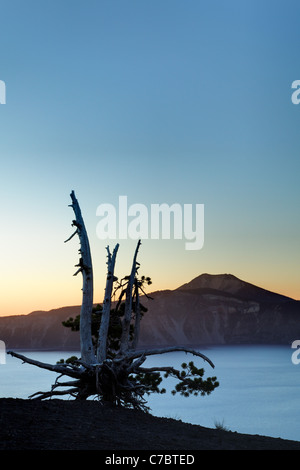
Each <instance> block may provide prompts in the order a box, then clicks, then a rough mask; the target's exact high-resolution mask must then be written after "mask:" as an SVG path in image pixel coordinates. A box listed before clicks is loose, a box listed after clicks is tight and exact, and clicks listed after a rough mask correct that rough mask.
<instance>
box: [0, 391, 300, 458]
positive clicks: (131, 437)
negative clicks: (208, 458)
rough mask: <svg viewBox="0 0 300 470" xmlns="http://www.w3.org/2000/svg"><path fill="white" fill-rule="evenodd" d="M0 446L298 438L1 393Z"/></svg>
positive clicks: (259, 444) (192, 446)
mask: <svg viewBox="0 0 300 470" xmlns="http://www.w3.org/2000/svg"><path fill="white" fill-rule="evenodd" d="M0 450H107V451H108V450H114V451H121V450H126V451H128V450H151V451H155V452H159V451H161V452H164V451H166V450H167V451H170V450H172V451H176V450H180V451H187V450H194V451H196V450H300V442H295V441H287V440H283V439H275V438H271V437H264V436H258V435H246V434H238V433H236V432H230V431H224V430H217V429H209V428H204V427H201V426H195V425H191V424H187V423H183V422H181V421H177V420H174V419H167V418H157V417H154V416H152V415H151V414H148V413H143V412H140V411H134V410H128V409H120V408H109V407H106V406H103V405H101V404H100V403H99V402H98V401H86V402H76V401H67V400H47V401H37V400H22V399H12V398H2V399H0Z"/></svg>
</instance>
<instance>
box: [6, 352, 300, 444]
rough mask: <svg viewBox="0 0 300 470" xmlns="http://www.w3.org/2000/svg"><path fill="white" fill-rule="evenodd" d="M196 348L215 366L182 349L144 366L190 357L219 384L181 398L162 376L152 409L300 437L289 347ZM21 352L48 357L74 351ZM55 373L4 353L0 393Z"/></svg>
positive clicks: (20, 390) (296, 372) (35, 385)
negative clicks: (204, 393)
mask: <svg viewBox="0 0 300 470" xmlns="http://www.w3.org/2000/svg"><path fill="white" fill-rule="evenodd" d="M200 351H201V352H203V353H204V354H206V355H207V356H208V357H209V358H210V359H211V360H212V361H213V362H214V364H215V366H216V367H215V369H212V368H211V367H210V366H209V364H207V363H204V362H203V360H202V359H201V358H196V357H193V356H191V355H186V354H185V353H181V352H176V353H169V354H164V355H163V356H152V357H150V358H148V359H147V361H146V363H145V366H153V365H156V364H159V365H174V366H179V365H180V364H181V363H182V362H187V361H189V360H193V361H194V363H195V364H196V365H198V366H199V367H204V368H205V376H208V375H216V376H217V378H218V380H219V381H220V387H218V388H217V389H216V390H215V391H214V392H213V393H212V394H211V395H209V396H208V397H201V396H199V397H189V398H183V397H181V396H180V395H178V394H177V395H175V396H173V395H171V393H170V390H172V388H173V382H172V383H171V380H172V379H167V380H165V383H164V386H165V387H166V388H167V393H166V394H163V395H157V394H153V395H152V396H151V395H150V396H149V399H148V403H149V405H150V407H151V409H152V414H154V415H157V416H165V417H171V418H175V419H181V420H182V421H185V422H190V423H193V424H200V425H202V426H206V427H209V428H214V427H215V424H216V423H221V424H223V425H224V426H225V427H227V428H228V429H230V430H231V431H237V432H242V433H248V434H261V435H267V436H273V437H281V438H284V439H293V440H297V441H300V364H299V365H295V364H293V363H292V361H291V356H292V352H293V351H294V350H292V349H291V348H289V347H287V346H217V347H215V346H214V347H209V348H206V349H201V350H200ZM24 354H25V355H27V356H28V357H32V358H35V359H38V360H40V361H43V362H49V363H55V362H56V361H57V360H58V359H60V358H62V357H64V358H67V357H69V356H71V355H73V354H75V355H79V354H78V353H76V352H26V353H24ZM55 378H56V374H55V373H53V372H50V371H46V370H43V369H39V368H37V367H35V366H31V365H29V364H23V363H22V362H21V361H20V360H19V359H16V358H12V357H11V356H7V358H6V364H0V397H14V398H28V396H29V395H30V394H32V393H34V392H36V391H40V390H42V391H48V390H50V387H51V385H52V384H53V383H54V381H55Z"/></svg>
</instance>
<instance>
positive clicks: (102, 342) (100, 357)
mask: <svg viewBox="0 0 300 470" xmlns="http://www.w3.org/2000/svg"><path fill="white" fill-rule="evenodd" d="M106 249H107V253H108V254H107V257H108V261H107V276H106V286H105V294H104V302H103V310H102V318H101V323H100V327H99V336H98V344H97V361H98V362H99V363H101V362H103V361H104V360H105V359H106V352H107V351H106V349H107V334H108V327H109V320H110V309H111V296H112V288H113V283H114V280H116V278H115V276H114V270H115V263H116V256H117V252H118V249H119V244H117V245H116V246H115V248H114V251H113V254H112V255H111V253H110V251H109V247H108V246H107V247H106Z"/></svg>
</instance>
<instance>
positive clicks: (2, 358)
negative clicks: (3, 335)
mask: <svg viewBox="0 0 300 470" xmlns="http://www.w3.org/2000/svg"><path fill="white" fill-rule="evenodd" d="M0 364H6V347H5V343H4V341H1V340H0Z"/></svg>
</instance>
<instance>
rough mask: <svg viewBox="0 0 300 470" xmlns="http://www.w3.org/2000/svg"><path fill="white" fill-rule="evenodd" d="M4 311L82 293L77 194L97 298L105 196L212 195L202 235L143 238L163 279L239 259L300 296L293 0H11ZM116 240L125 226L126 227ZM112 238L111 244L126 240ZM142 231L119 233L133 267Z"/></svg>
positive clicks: (239, 266)
mask: <svg viewBox="0 0 300 470" xmlns="http://www.w3.org/2000/svg"><path fill="white" fill-rule="evenodd" d="M0 6H1V19H2V21H1V23H2V24H1V31H0V39H1V40H0V57H1V63H0V64H1V66H0V79H1V80H4V81H5V83H6V104H5V105H0V133H1V134H0V135H1V139H0V159H1V185H0V194H1V202H2V210H1V220H2V230H1V238H0V240H1V244H2V257H3V258H2V263H1V264H2V270H1V285H2V289H3V294H2V295H1V297H2V299H3V300H2V302H1V304H0V315H7V314H17V313H28V312H30V311H32V310H35V309H48V308H55V307H60V306H63V305H71V304H78V303H80V301H81V290H80V289H81V279H80V278H73V277H72V274H73V272H74V264H76V263H77V261H78V254H77V248H78V242H77V240H75V239H73V240H72V241H71V242H70V243H69V244H67V245H66V244H64V243H63V241H64V240H65V239H66V238H67V237H68V236H69V235H70V234H71V232H72V228H71V221H72V218H73V213H72V210H71V209H70V208H69V207H68V204H69V203H70V198H69V194H70V191H71V190H72V189H74V190H75V193H76V195H77V197H78V200H79V203H80V205H81V208H82V212H83V216H84V218H85V221H86V226H87V230H88V232H89V236H90V242H91V247H92V252H93V261H94V269H95V300H96V301H102V297H103V288H104V279H105V269H106V265H105V256H106V252H105V246H106V243H105V242H103V241H101V240H99V239H98V238H97V236H96V225H97V222H98V218H97V217H96V209H97V207H98V205H100V204H102V203H112V204H117V201H118V197H119V196H120V195H127V197H128V201H129V204H133V203H142V204H145V205H147V206H150V205H151V204H153V203H168V204H172V203H179V204H185V203H191V204H197V203H199V204H200V203H202V204H204V205H205V243H204V247H203V249H202V250H199V251H197V252H196V251H194V252H192V251H186V250H184V243H183V241H181V240H175V241H174V240H169V241H165V240H163V241H157V240H145V241H144V242H143V244H142V248H141V251H140V262H141V264H142V269H143V272H144V273H145V274H146V275H149V276H151V277H152V279H153V289H164V288H175V287H177V286H179V285H181V284H183V283H185V282H188V281H189V280H190V279H192V278H194V277H196V276H197V275H199V274H201V273H203V272H209V273H223V272H230V273H232V274H235V275H236V276H238V277H240V278H242V279H244V280H246V281H249V282H253V283H255V284H258V285H260V286H262V287H265V288H268V289H270V290H275V291H277V292H282V293H284V294H286V295H290V296H292V297H294V298H298V299H299V298H300V290H299V274H300V271H299V264H300V263H299V261H300V259H299V258H300V257H299V235H300V224H299V196H300V194H299V192H300V190H299V182H298V180H299V169H300V164H299V140H298V135H299V126H300V106H299V107H298V106H297V105H293V104H292V102H291V94H292V90H291V84H292V82H293V81H294V80H297V79H300V70H299V58H298V55H299V52H298V44H299V39H300V38H299V36H300V33H299V25H298V19H299V15H300V5H299V3H298V2H296V1H286V2H283V1H266V0H263V1H256V0H254V1H250V0H248V1H245V0H244V1H243V0H239V1H238V0H236V1H232V0H229V1H221V0H219V1H217V0H216V1H210V2H204V1H201V0H198V1H194V0H189V1H188V2H184V1H180V0H172V1H171V0H160V1H158V0H151V1H150V0H144V1H137V0H122V1H121V0H109V1H108V0H98V1H94V0H87V1H84V2H83V1H80V0H72V1H71V0H59V1H58V0H51V1H49V0H38V1H36V0H27V1H26V2H25V1H21V0H19V1H18V0H10V1H5V0H3V1H1V3H0ZM116 241H117V240H116ZM116 241H114V240H110V241H109V244H110V246H111V247H113V246H114V243H115V242H116ZM134 247H135V242H133V241H132V240H127V241H122V242H121V247H120V251H119V257H118V264H117V271H118V274H119V275H120V276H122V275H124V274H127V271H128V269H129V266H130V264H131V260H132V254H133V250H134Z"/></svg>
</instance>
